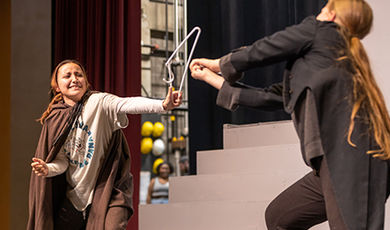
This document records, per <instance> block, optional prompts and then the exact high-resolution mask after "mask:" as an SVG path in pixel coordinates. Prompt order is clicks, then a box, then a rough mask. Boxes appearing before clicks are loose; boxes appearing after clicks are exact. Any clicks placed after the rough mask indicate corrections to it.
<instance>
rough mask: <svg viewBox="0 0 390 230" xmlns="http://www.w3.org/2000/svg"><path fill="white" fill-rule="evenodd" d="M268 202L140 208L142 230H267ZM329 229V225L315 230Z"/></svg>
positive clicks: (164, 205)
mask: <svg viewBox="0 0 390 230" xmlns="http://www.w3.org/2000/svg"><path fill="white" fill-rule="evenodd" d="M267 206H268V203H267V202H235V201H231V202H228V201H223V202H194V203H173V204H160V205H158V204H157V205H140V208H139V212H140V216H139V229H140V230H238V229H239V230H266V229H267V228H266V225H265V220H264V211H265V209H266V207H267ZM325 229H329V227H328V226H327V224H326V223H323V224H321V225H318V226H315V227H313V228H312V230H325Z"/></svg>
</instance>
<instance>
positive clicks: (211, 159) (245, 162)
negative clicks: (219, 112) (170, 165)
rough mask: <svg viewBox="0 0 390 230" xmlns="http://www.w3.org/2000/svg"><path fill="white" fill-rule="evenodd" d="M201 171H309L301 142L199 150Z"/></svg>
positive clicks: (198, 157) (199, 167)
mask: <svg viewBox="0 0 390 230" xmlns="http://www.w3.org/2000/svg"><path fill="white" fill-rule="evenodd" d="M197 164H198V166H197V174H198V175H202V174H225V173H243V172H256V173H265V172H271V171H274V172H280V173H284V172H286V170H288V171H289V172H307V170H308V167H307V166H306V165H305V164H304V162H303V160H302V154H301V151H300V146H299V144H286V145H275V146H262V147H249V148H236V149H223V150H208V151H199V152H197Z"/></svg>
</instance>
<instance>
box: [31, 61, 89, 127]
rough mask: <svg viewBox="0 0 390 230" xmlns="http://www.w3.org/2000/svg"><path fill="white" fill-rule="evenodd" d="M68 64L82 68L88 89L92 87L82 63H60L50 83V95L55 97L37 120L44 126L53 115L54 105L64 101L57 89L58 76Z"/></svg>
mask: <svg viewBox="0 0 390 230" xmlns="http://www.w3.org/2000/svg"><path fill="white" fill-rule="evenodd" d="M68 63H74V64H76V65H78V66H79V67H80V69H81V71H82V74H83V77H84V78H85V81H86V83H87V89H89V88H90V85H89V83H88V79H87V73H86V71H85V69H84V67H83V66H82V65H81V63H80V62H78V61H76V60H70V59H68V60H64V61H62V62H60V63H59V64H58V65H57V66H56V68H55V69H54V71H53V73H52V75H51V81H50V86H51V89H50V93H51V95H53V98H52V100H51V101H50V103H49V105H48V106H47V109H46V110H45V112H43V113H42V115H41V117H40V118H39V119H37V121H39V122H40V123H41V124H43V123H44V122H45V120H46V118H47V117H48V116H49V114H50V113H51V111H52V107H53V105H54V104H57V103H58V102H60V101H63V97H62V94H61V92H57V88H58V83H57V75H58V70H59V69H60V68H61V66H63V65H65V64H68Z"/></svg>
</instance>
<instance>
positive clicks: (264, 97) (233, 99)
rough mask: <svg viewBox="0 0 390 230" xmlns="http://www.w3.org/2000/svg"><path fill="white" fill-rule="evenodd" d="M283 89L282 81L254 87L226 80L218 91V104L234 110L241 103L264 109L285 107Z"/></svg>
mask: <svg viewBox="0 0 390 230" xmlns="http://www.w3.org/2000/svg"><path fill="white" fill-rule="evenodd" d="M282 90H283V86H282V83H276V84H273V85H271V86H270V87H268V88H254V87H251V86H248V85H244V84H242V83H239V82H237V83H235V84H234V85H233V86H232V85H230V84H229V83H228V82H226V81H225V82H224V83H223V85H222V87H221V89H220V90H219V92H218V96H217V105H219V106H221V107H223V108H225V109H228V110H232V111H233V110H236V109H237V107H238V106H240V105H241V106H246V107H250V108H256V109H262V110H278V109H283V97H282Z"/></svg>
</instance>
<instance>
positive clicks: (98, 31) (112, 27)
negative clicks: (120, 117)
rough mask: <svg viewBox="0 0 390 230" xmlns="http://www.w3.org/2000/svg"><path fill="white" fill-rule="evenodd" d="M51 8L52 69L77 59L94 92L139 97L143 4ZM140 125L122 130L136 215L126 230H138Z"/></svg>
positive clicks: (125, 0) (73, 0)
mask: <svg viewBox="0 0 390 230" xmlns="http://www.w3.org/2000/svg"><path fill="white" fill-rule="evenodd" d="M53 5H54V8H53V14H54V16H53V20H54V21H53V31H54V34H53V43H54V46H53V50H54V53H53V65H54V66H55V65H57V63H59V62H60V61H62V60H64V59H76V60H78V61H80V62H81V63H82V64H83V65H84V66H85V68H86V71H87V75H88V80H89V82H90V83H91V85H92V88H93V89H94V90H98V91H104V92H110V93H113V94H115V95H118V96H139V95H140V94H141V48H140V42H141V2H140V0H116V1H107V0H82V1H79V0H56V1H53ZM140 122H141V117H140V115H131V116H129V127H128V128H127V129H124V130H123V131H124V133H125V136H126V139H127V142H128V143H129V147H130V152H131V173H132V174H133V177H134V180H133V182H134V193H133V206H134V215H133V216H132V218H131V220H130V222H129V225H128V227H127V229H138V203H139V172H140V169H141V157H140V155H141V154H140V147H139V146H140V141H141V136H140V134H139V130H140Z"/></svg>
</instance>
